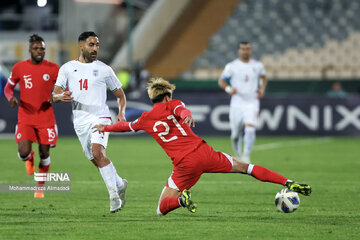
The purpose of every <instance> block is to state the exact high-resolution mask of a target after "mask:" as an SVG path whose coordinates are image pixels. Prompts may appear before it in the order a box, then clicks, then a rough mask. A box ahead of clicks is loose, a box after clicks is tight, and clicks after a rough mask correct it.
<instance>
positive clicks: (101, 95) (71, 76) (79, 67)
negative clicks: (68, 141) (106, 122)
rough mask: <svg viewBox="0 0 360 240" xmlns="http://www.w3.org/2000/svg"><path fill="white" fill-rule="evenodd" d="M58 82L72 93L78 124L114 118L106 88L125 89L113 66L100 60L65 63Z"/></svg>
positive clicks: (76, 122)
mask: <svg viewBox="0 0 360 240" xmlns="http://www.w3.org/2000/svg"><path fill="white" fill-rule="evenodd" d="M55 85H57V86H60V87H62V88H63V89H66V88H68V90H69V91H71V92H72V97H73V101H72V107H73V115H74V126H80V125H84V124H88V123H92V122H94V121H96V119H97V118H99V117H110V116H111V115H110V111H109V107H108V106H107V105H106V90H107V88H106V87H109V89H110V90H111V91H115V90H117V89H119V88H121V83H120V81H119V80H118V78H117V77H116V75H115V73H114V71H113V70H112V68H111V67H109V66H108V65H106V64H105V63H103V62H101V61H98V60H97V61H93V62H91V63H81V62H79V61H77V60H73V61H70V62H67V63H65V64H64V65H63V66H61V68H60V71H59V75H58V78H57V81H56V84H55Z"/></svg>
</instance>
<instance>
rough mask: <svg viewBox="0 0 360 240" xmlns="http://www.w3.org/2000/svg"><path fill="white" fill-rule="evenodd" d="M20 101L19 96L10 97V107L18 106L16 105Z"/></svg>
mask: <svg viewBox="0 0 360 240" xmlns="http://www.w3.org/2000/svg"><path fill="white" fill-rule="evenodd" d="M18 103H19V101H18V100H17V98H16V97H12V98H10V100H9V105H10V107H12V108H13V107H16V105H18Z"/></svg>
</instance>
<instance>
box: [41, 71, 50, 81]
mask: <svg viewBox="0 0 360 240" xmlns="http://www.w3.org/2000/svg"><path fill="white" fill-rule="evenodd" d="M43 79H44V81H49V79H50V75H49V74H47V73H45V74H44V75H43Z"/></svg>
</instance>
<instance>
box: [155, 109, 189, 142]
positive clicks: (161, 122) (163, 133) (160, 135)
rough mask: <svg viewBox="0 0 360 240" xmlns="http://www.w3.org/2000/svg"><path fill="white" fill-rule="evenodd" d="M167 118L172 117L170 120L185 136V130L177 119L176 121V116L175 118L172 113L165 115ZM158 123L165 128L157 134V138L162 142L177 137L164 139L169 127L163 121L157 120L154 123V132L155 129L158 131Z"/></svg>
mask: <svg viewBox="0 0 360 240" xmlns="http://www.w3.org/2000/svg"><path fill="white" fill-rule="evenodd" d="M167 119H169V120H170V119H172V121H173V122H174V124H175V126H176V127H177V128H178V129H179V131H180V132H181V134H182V135H183V136H187V134H186V132H185V130H184V129H183V128H182V127H181V125H180V123H179V122H178V121H176V118H175V117H174V116H173V115H169V116H168V117H167ZM159 125H163V126H164V128H165V131H163V132H160V133H159V134H158V136H159V138H160V139H161V140H162V141H163V142H170V141H173V140H175V139H177V138H178V137H177V136H173V137H171V138H169V139H166V138H165V136H166V135H168V134H169V130H170V127H169V125H168V124H167V123H166V122H163V121H157V122H156V123H155V124H154V127H153V130H154V132H157V131H158V130H157V126H159Z"/></svg>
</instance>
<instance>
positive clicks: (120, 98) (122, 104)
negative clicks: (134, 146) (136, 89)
mask: <svg viewBox="0 0 360 240" xmlns="http://www.w3.org/2000/svg"><path fill="white" fill-rule="evenodd" d="M113 93H114V95H115V96H116V97H117V102H118V105H119V114H118V115H117V116H116V119H115V120H116V122H125V121H126V118H125V109H126V97H125V93H124V91H123V90H122V89H121V88H119V89H117V90H115V91H114V92H113Z"/></svg>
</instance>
